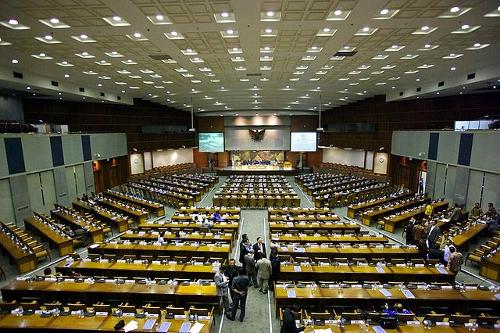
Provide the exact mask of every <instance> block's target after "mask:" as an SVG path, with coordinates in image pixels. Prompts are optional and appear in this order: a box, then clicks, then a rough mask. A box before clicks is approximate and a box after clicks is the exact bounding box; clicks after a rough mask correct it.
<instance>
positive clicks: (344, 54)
mask: <svg viewBox="0 0 500 333" xmlns="http://www.w3.org/2000/svg"><path fill="white" fill-rule="evenodd" d="M356 53H358V51H345V52H344V51H338V52H337V53H335V54H334V56H336V57H352V56H354V55H355V54H356Z"/></svg>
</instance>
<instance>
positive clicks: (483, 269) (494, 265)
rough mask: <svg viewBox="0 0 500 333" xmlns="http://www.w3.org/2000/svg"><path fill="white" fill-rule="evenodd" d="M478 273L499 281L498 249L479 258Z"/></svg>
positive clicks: (499, 253) (499, 260) (499, 263)
mask: <svg viewBox="0 0 500 333" xmlns="http://www.w3.org/2000/svg"><path fill="white" fill-rule="evenodd" d="M479 274H480V275H481V276H484V277H487V278H488V279H491V280H493V281H496V282H500V251H497V252H496V253H495V254H493V255H491V256H489V257H486V258H483V260H481V263H480V264H479Z"/></svg>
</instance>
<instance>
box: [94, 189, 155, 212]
mask: <svg viewBox="0 0 500 333" xmlns="http://www.w3.org/2000/svg"><path fill="white" fill-rule="evenodd" d="M103 194H104V195H106V196H109V197H111V198H114V199H119V200H124V201H127V202H130V203H131V204H134V205H137V206H140V207H142V208H144V209H147V210H148V211H150V212H151V213H152V214H153V215H155V216H158V217H160V216H165V206H163V205H162V204H159V203H156V202H152V201H149V200H146V199H141V198H136V197H133V196H131V195H128V194H125V193H121V192H117V191H112V190H106V192H103Z"/></svg>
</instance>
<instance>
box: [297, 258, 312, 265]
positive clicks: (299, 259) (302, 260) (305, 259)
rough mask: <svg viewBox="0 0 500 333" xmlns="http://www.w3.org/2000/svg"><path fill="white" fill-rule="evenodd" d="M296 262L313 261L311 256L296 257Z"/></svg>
mask: <svg viewBox="0 0 500 333" xmlns="http://www.w3.org/2000/svg"><path fill="white" fill-rule="evenodd" d="M295 262H298V263H301V264H305V263H311V258H309V257H295Z"/></svg>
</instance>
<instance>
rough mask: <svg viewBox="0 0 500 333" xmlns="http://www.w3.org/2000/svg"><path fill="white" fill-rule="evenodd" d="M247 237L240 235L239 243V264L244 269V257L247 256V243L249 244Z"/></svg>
mask: <svg viewBox="0 0 500 333" xmlns="http://www.w3.org/2000/svg"><path fill="white" fill-rule="evenodd" d="M249 242H250V241H249V239H248V235H247V234H243V235H241V242H240V244H239V246H240V258H239V262H240V263H241V265H242V266H243V267H245V256H246V255H247V254H248V245H247V244H248V243H249Z"/></svg>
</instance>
